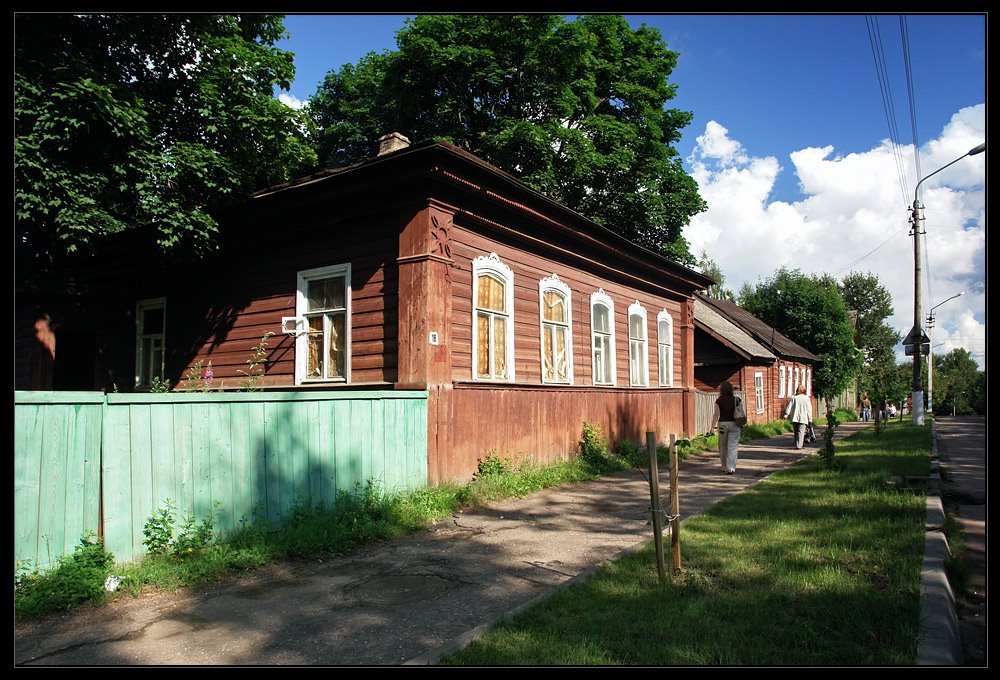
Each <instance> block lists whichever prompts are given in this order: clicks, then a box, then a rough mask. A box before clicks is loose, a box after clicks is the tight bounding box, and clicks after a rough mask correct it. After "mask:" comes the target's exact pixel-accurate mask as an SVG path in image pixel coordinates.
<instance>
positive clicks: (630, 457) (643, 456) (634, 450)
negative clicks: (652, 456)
mask: <svg viewBox="0 0 1000 680" xmlns="http://www.w3.org/2000/svg"><path fill="white" fill-rule="evenodd" d="M614 451H615V456H617V457H618V458H620V459H621V460H622V461H624V462H625V463H627V464H628V465H629V466H631V467H638V468H642V467H648V466H649V454H648V453H646V449H645V448H642V447H640V446H639V445H638V444H636V443H635V442H634V441H632V440H631V439H619V440H618V441H616V442H615V450H614Z"/></svg>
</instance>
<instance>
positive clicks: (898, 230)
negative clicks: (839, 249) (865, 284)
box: [831, 227, 905, 276]
mask: <svg viewBox="0 0 1000 680" xmlns="http://www.w3.org/2000/svg"><path fill="white" fill-rule="evenodd" d="M903 229H905V227H900V228H899V229H897V230H896V231H894V232H893V233H892V234H890V235H889V238H887V239H886V240H884V241H882V243H880V244H878V245H877V246H875V247H874V248H872V249H871V250H870V251H868V252H867V253H865V254H864V255H862V256H861V257H859V258H858V259H856V260H855V261H854V262H851V263H850V264H848V265H846V266H844V267H841V268H840V269H838V270H837V271H835V272H833V274H831V276H836V275H837V274H839V273H840V272H842V271H846V270H848V269H850V268H851V267H853V266H854V265H856V264H857V263H859V262H861V261H862V260H864V259H867V258H868V257H869V256H870V255H873V254H874V253H875V251H876V250H878V249H879V248H881V247H882V246H884V245H885V244H886V243H888V242H889V241H891V240H892V239H894V238H896V236H897V235H898V234H899V232H901V231H903Z"/></svg>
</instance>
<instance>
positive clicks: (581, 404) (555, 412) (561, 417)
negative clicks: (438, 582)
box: [432, 383, 683, 480]
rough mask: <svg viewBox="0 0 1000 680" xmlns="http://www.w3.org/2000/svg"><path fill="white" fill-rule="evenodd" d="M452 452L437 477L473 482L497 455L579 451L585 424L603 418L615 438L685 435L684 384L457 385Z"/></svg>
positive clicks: (552, 455) (541, 456)
mask: <svg viewBox="0 0 1000 680" xmlns="http://www.w3.org/2000/svg"><path fill="white" fill-rule="evenodd" d="M452 400H453V401H452V406H451V413H450V423H451V429H452V437H453V439H452V441H453V448H452V455H451V456H450V458H449V460H448V461H445V462H444V463H443V464H442V463H439V468H438V469H437V470H434V471H433V472H432V474H434V475H437V476H439V478H441V479H454V480H461V479H469V478H470V477H471V476H472V474H473V473H475V471H476V466H477V464H478V461H479V460H480V459H482V458H484V457H486V456H487V455H490V454H493V455H497V456H500V457H502V458H513V459H519V460H525V459H530V460H532V461H534V462H537V463H543V464H544V463H550V462H554V461H556V460H567V459H568V458H569V457H570V456H573V455H575V454H577V453H578V452H579V442H580V436H581V433H582V430H583V423H584V422H586V421H593V422H597V423H600V424H601V426H602V427H603V428H604V431H605V434H607V435H608V436H609V438H610V439H611V440H612V441H615V440H618V439H629V440H632V441H634V442H637V443H640V444H641V445H645V438H646V432H655V433H656V436H657V441H658V442H667V441H669V436H670V434H677V435H680V434H682V433H683V401H682V400H683V393H682V391H681V390H679V389H648V390H647V389H616V388H595V387H557V386H549V385H546V386H544V387H543V386H541V385H539V386H537V387H530V386H509V387H507V386H498V385H495V384H494V385H489V386H485V385H480V384H475V385H472V384H468V383H466V384H459V385H456V386H455V388H454V390H453V393H452Z"/></svg>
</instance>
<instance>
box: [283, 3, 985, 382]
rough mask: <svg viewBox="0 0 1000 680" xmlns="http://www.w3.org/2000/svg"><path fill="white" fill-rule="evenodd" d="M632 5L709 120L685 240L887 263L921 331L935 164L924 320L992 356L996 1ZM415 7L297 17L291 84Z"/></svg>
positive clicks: (393, 27) (819, 267)
mask: <svg viewBox="0 0 1000 680" xmlns="http://www.w3.org/2000/svg"><path fill="white" fill-rule="evenodd" d="M625 16H626V19H627V20H628V22H629V24H630V25H631V26H632V27H633V28H638V27H639V26H640V25H641V24H646V25H647V26H651V27H655V28H657V29H659V31H660V33H661V35H662V37H663V40H664V42H665V43H666V44H667V47H668V48H669V49H671V50H673V51H675V52H677V53H678V55H679V56H678V63H677V66H676V68H675V69H674V70H673V72H672V73H671V75H670V77H669V78H668V80H669V82H670V83H671V84H673V85H675V86H676V87H677V96H676V97H675V98H674V99H673V100H671V101H670V102H668V104H667V106H668V107H669V108H675V109H679V110H682V111H689V112H691V113H692V114H693V121H692V123H691V124H690V125H689V126H688V127H686V128H685V129H684V130H683V131H682V137H681V140H680V142H678V143H677V144H676V145H675V148H676V150H677V151H678V153H679V154H680V157H681V158H682V159H683V165H684V169H685V170H686V171H687V172H688V173H689V174H690V175H692V177H694V178H695V180H696V181H697V183H698V187H699V193H700V194H701V196H702V198H703V199H705V201H706V202H707V203H708V206H709V207H708V210H707V211H706V212H703V213H701V214H699V215H696V216H695V217H694V218H693V219H692V220H691V222H690V224H689V225H688V227H686V228H685V231H684V236H685V238H686V239H687V240H688V243H689V244H690V246H691V251H692V253H694V254H695V256H696V257H697V256H700V255H701V253H702V252H703V251H704V252H705V253H707V254H708V256H709V257H710V258H711V259H712V260H713V261H715V262H716V263H717V264H718V266H719V268H720V269H721V271H722V274H723V276H724V277H725V281H724V283H725V286H726V287H727V288H729V289H730V290H732V291H734V292H737V293H738V292H739V290H740V288H741V286H742V285H743V284H749V285H751V286H752V285H756V284H758V283H761V282H764V281H767V280H768V279H770V278H772V277H773V276H774V274H775V272H776V271H777V270H778V269H780V268H781V267H786V268H788V269H798V270H800V271H801V272H802V273H804V274H807V275H810V274H816V275H821V274H830V275H832V276H834V277H835V278H836V279H837V280H841V279H842V278H843V277H844V276H846V275H847V274H850V273H852V272H857V273H861V274H874V275H876V276H877V277H878V279H879V282H880V283H881V284H882V286H883V287H884V288H886V289H887V290H888V291H889V292H890V293H891V294H892V299H893V308H894V313H893V315H892V316H891V317H889V318H888V319H887V320H886V323H888V324H889V325H891V326H892V327H893V328H894V329H895V330H896V331H897V332H899V333H900V335H901V336H902V335H906V334H907V333H909V331H910V329H911V328H912V327H913V324H914V312H915V305H914V288H915V286H914V271H915V266H914V243H913V237H912V235H911V234H910V230H911V225H910V218H911V215H912V212H911V208H912V204H913V201H914V191H915V189H916V185H917V182H918V181H919V180H920V179H921V178H926V179H925V180H924V181H923V182H922V184H921V185H920V191H919V199H920V203H921V204H922V205H923V206H924V209H923V211H922V217H923V222H922V226H923V229H924V231H925V234H924V235H923V236H922V237H921V244H920V245H921V251H922V255H921V258H920V260H921V270H922V273H921V274H922V275H921V288H922V295H921V300H922V301H921V307H922V309H921V317H926V315H927V314H928V313H929V312H930V310H931V308H932V307H936V309H935V317H936V323H935V325H934V328H933V329H928V328H927V326H926V323H925V322H924V321H921V325H922V327H923V328H924V331H925V333H927V334H928V335H930V338H931V342H932V347H933V351H934V354H935V355H937V354H945V353H947V352H949V351H951V350H952V349H955V348H957V347H962V348H965V349H967V350H968V351H969V352H970V353H971V354H972V358H973V359H974V360H975V361H976V362H977V363H978V364H979V366H980V368H981V369H985V360H986V354H985V352H986V191H985V183H986V157H987V155H988V153H989V152H988V151H987V152H986V153H981V154H977V155H974V156H967V155H966V154H967V152H968V151H970V150H971V149H972V148H974V147H976V146H977V145H979V144H981V143H984V142H985V141H986V15H985V14H908V15H905V16H904V15H896V14H879V15H865V14H825V15H821V14H796V15H780V14H732V15H731V14H700V15H695V14H680V15H677V14H658V15H657V14H654V15H625ZM405 19H406V17H405V16H403V15H389V14H382V15H364V14H324V15H296V14H290V15H287V16H286V17H285V28H286V29H287V30H288V32H289V36H290V37H289V38H288V39H287V40H285V41H282V42H281V43H279V44H278V45H277V46H278V47H280V48H282V49H286V50H289V51H291V52H293V53H294V54H295V67H296V78H295V80H294V82H293V83H292V86H291V89H290V91H289V92H282V93H280V94H279V98H280V99H282V100H283V101H285V102H286V103H288V104H289V105H292V106H301V105H302V104H303V103H304V102H305V101H306V100H308V99H309V97H311V96H312V95H313V94H315V93H316V91H317V88H318V87H319V86H320V84H321V83H322V80H323V78H324V76H325V75H326V74H327V73H328V72H329V71H331V70H334V71H335V70H339V69H340V68H341V67H342V66H343V65H344V64H348V63H352V64H353V63H356V62H357V61H358V59H359V58H360V57H362V56H363V55H365V54H367V53H368V52H382V51H384V50H394V49H396V42H395V34H396V31H398V30H399V29H400V28H402V27H403V26H404V22H405ZM915 150H916V152H915ZM957 159H961V160H957ZM956 160H957V162H955V163H954V164H952V165H949V164H950V163H952V161H956ZM944 166H948V167H947V168H945V167H944ZM938 170H940V172H937V171H938ZM932 173H933V176H930V177H928V176H929V175H931V174H932ZM955 295H958V297H955V298H952V296H955ZM949 298H952V299H949ZM937 305H940V306H937ZM896 351H897V361H898V362H900V363H901V362H903V361H908V360H909V358H908V357H905V356H904V354H903V348H902V346H901V345H898V346H897V347H896Z"/></svg>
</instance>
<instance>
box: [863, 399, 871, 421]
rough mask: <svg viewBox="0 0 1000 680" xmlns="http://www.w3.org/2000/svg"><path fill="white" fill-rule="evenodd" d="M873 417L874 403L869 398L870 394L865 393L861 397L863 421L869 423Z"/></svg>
mask: <svg viewBox="0 0 1000 680" xmlns="http://www.w3.org/2000/svg"><path fill="white" fill-rule="evenodd" d="M871 417H872V402H871V399H869V398H868V393H867V392H865V393H864V395H863V396H862V397H861V420H863V421H864V422H866V423H867V422H868V421H869V420H871Z"/></svg>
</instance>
